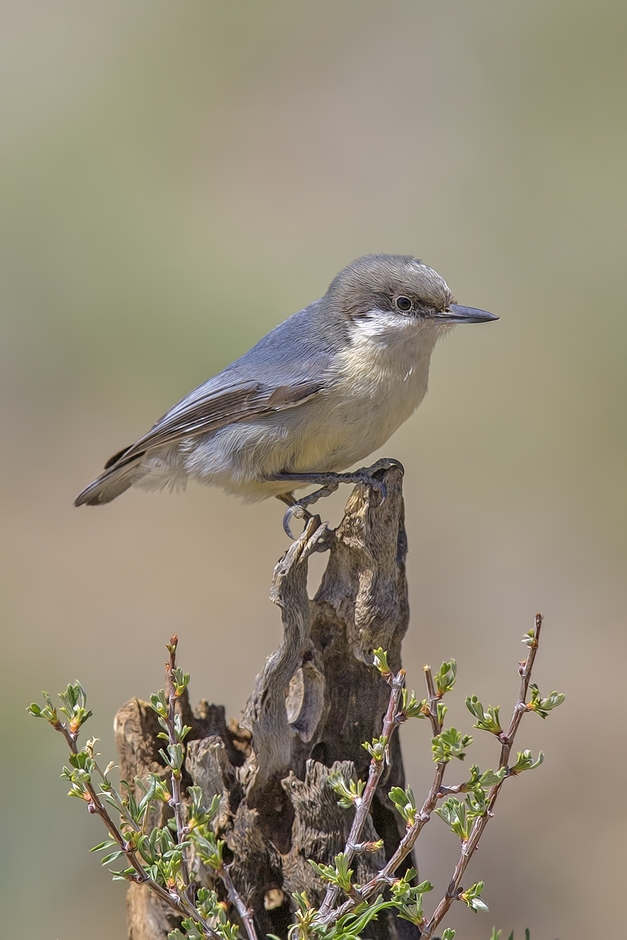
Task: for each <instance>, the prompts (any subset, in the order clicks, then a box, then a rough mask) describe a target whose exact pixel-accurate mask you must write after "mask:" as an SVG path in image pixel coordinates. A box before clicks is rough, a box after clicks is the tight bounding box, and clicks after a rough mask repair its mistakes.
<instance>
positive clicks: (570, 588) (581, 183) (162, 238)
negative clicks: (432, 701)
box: [0, 0, 627, 940]
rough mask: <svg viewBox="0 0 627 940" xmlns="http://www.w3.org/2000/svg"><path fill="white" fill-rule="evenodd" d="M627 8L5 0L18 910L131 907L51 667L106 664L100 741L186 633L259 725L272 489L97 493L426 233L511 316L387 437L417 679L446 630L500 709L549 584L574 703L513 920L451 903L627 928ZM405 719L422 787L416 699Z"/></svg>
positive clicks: (48, 934)
mask: <svg viewBox="0 0 627 940" xmlns="http://www.w3.org/2000/svg"><path fill="white" fill-rule="evenodd" d="M626 29H627V8H626V7H625V5H624V4H623V3H620V2H616V3H612V2H598V3H595V4H592V3H589V2H588V3H583V2H572V0H571V2H565V0H562V2H552V3H546V2H545V0H532V2H527V3H524V4H514V3H502V2H497V0H474V2H473V3H462V2H449V0H440V2H437V3H436V2H426V0H412V2H405V0H397V2H395V3H383V2H378V3H377V2H372V0H343V2H341V3H337V2H331V0H317V2H315V3H314V2H308V3H306V2H302V0H296V2H295V0H266V2H264V3H254V2H251V0H248V2H239V3H218V2H213V0H185V2H179V3H173V2H164V0H133V2H131V3H129V2H122V0H107V2H104V0H91V2H90V3H84V2H80V0H53V2H47V3H46V2H41V0H39V2H35V0H5V2H4V3H3V4H2V6H1V7H0V71H1V76H2V78H1V88H0V95H1V108H2V111H1V113H2V118H1V120H0V137H1V157H0V160H1V179H2V183H1V186H2V190H1V197H0V217H1V229H2V234H1V239H2V242H1V264H2V268H3V270H2V276H1V281H0V291H1V296H2V304H1V310H2V314H1V316H2V320H1V330H2V342H1V347H0V357H1V363H2V365H1V371H0V381H1V383H2V396H1V401H0V414H1V417H2V458H3V459H2V468H3V482H2V501H3V506H2V534H3V547H2V551H3V555H2V565H1V571H2V577H3V582H4V584H3V589H2V626H3V632H4V639H3V644H2V651H3V680H2V683H1V686H2V696H3V712H2V715H3V720H2V735H3V745H2V765H3V770H2V774H3V777H2V780H3V795H2V801H1V803H2V812H3V815H4V821H3V823H2V834H3V835H2V843H3V851H2V853H1V861H0V865H1V866H2V875H1V878H0V885H1V889H2V891H3V892H5V899H4V902H3V915H2V922H3V934H4V935H5V936H7V937H8V936H20V937H28V938H30V937H38V938H41V940H79V938H81V940H83V938H85V937H89V938H90V940H104V938H107V940H110V938H115V937H120V938H121V937H123V936H124V935H125V927H124V888H123V887H122V886H121V885H119V884H111V883H110V882H109V881H108V877H107V875H106V874H105V873H104V872H101V871H100V869H99V863H98V860H97V858H95V857H94V856H89V855H87V854H86V853H87V849H88V847H89V846H90V845H93V844H94V843H95V842H97V841H100V839H101V838H102V837H103V836H102V833H101V831H100V829H99V826H98V824H97V823H96V822H95V821H93V820H91V819H89V818H88V817H87V815H86V814H85V813H84V811H83V810H82V809H81V807H80V805H78V804H77V803H76V802H74V801H70V800H67V799H66V798H65V796H64V793H65V791H66V789H67V788H66V786H65V784H64V783H63V782H62V781H59V779H58V773H59V770H60V766H61V764H62V762H63V760H64V757H65V755H64V749H63V746H62V741H61V739H60V738H59V739H58V740H57V739H56V736H54V735H53V734H52V733H51V732H49V731H48V729H47V728H46V727H45V726H44V725H43V724H41V723H35V722H34V721H32V720H31V719H28V718H27V716H26V713H25V706H26V705H27V704H28V702H29V701H31V700H32V699H33V698H35V697H36V696H38V694H39V690H40V689H42V688H45V689H48V690H49V691H50V692H56V691H57V690H58V689H59V688H62V687H64V686H65V683H66V682H67V681H69V680H72V679H74V678H75V677H79V678H80V679H81V680H82V682H83V683H84V684H85V685H86V686H87V688H88V691H89V693H90V699H91V704H92V707H93V708H94V709H95V711H96V718H95V719H93V720H92V723H91V728H92V733H93V734H99V735H100V736H101V738H102V742H103V743H102V748H101V749H102V751H103V752H104V754H105V755H106V757H107V758H108V757H109V756H112V747H113V745H112V734H111V721H112V716H113V713H114V711H115V709H116V708H117V706H118V705H120V704H121V703H122V702H124V701H125V700H126V699H127V698H129V697H130V696H131V695H133V694H139V695H142V696H146V695H147V694H148V693H149V692H150V691H151V690H153V689H156V688H159V687H160V686H161V685H162V663H163V661H164V648H163V644H164V642H165V641H166V640H167V638H168V637H169V635H170V633H171V632H172V631H173V630H176V631H178V632H179V634H180V637H181V660H182V664H183V665H184V666H185V667H187V668H190V669H191V671H192V698H193V699H194V700H197V699H198V698H200V697H201V696H204V697H208V698H210V699H213V700H214V701H217V702H224V703H225V705H226V706H227V710H228V712H229V714H231V715H238V714H239V712H240V710H241V708H242V707H243V705H244V702H245V700H246V697H247V694H248V692H249V690H250V687H251V683H252V680H253V677H254V675H255V673H256V672H257V671H258V670H259V669H260V667H261V665H262V663H263V661H264V657H265V656H266V655H268V654H269V653H270V652H271V651H272V650H273V649H274V648H275V646H276V644H277V642H278V639H279V617H278V612H277V611H276V610H275V609H273V607H272V606H271V604H270V603H269V601H268V599H267V597H268V586H269V579H270V576H271V572H272V567H273V564H274V562H275V560H276V559H277V557H278V556H279V555H280V553H281V552H282V551H283V550H284V549H285V548H286V544H287V543H286V539H285V536H284V535H283V533H282V530H281V515H282V510H281V508H280V507H279V505H278V504H276V503H275V502H274V501H272V502H269V503H267V504H261V505H256V506H252V507H246V506H242V505H241V504H240V503H238V502H237V501H236V500H234V499H232V498H228V497H226V496H224V495H223V494H222V493H221V492H218V491H212V490H208V489H207V490H202V489H201V488H199V487H194V488H191V489H190V490H189V492H188V493H187V494H185V495H178V496H165V495H164V496H158V495H151V496H147V495H145V494H143V493H141V492H138V493H137V492H132V493H129V494H126V495H125V496H124V497H123V498H121V499H120V500H118V501H117V502H115V503H114V504H113V505H111V506H107V507H104V508H102V509H97V510H91V509H90V510H86V509H83V510H80V511H78V510H75V509H73V508H72V505H71V504H72V499H73V497H74V496H75V494H76V493H77V492H78V490H79V489H81V488H82V487H83V486H84V485H85V484H86V483H88V482H89V481H90V480H91V479H92V478H93V477H94V476H95V474H96V473H97V472H98V470H99V469H100V467H101V466H102V464H103V462H104V460H105V459H106V458H107V457H109V456H110V454H111V453H113V452H115V451H116V450H118V449H119V448H120V447H122V446H123V445H125V444H128V443H130V442H131V441H132V440H134V439H135V438H136V437H137V436H138V435H139V434H140V433H142V432H143V431H145V430H146V429H147V427H148V426H149V425H150V424H151V423H152V422H153V421H154V420H155V419H156V418H157V417H158V416H159V415H160V414H161V413H162V412H163V411H165V410H166V408H168V407H169V406H170V405H171V404H173V403H174V401H176V400H177V399H178V398H179V397H180V396H182V395H183V394H184V393H186V392H187V391H189V390H190V389H191V388H192V387H193V386H195V385H197V384H199V383H200V382H202V381H203V380H204V379H206V378H207V377H208V376H209V375H211V374H213V373H214V372H215V371H217V370H219V369H220V368H221V367H223V366H224V365H226V364H227V363H228V362H229V361H231V359H232V358H234V357H236V356H237V355H239V354H240V353H242V352H244V351H245V350H246V349H247V348H248V347H249V346H250V345H251V344H252V343H253V342H255V341H256V340H257V339H258V338H259V337H260V336H261V335H262V334H263V333H265V332H266V331H267V330H268V329H269V328H270V327H272V326H274V325H275V324H276V323H278V322H279V321H280V320H282V319H284V317H286V316H287V315H288V314H290V313H292V312H293V311H295V310H297V309H298V308H299V307H301V306H303V305H305V304H306V303H308V302H309V301H311V300H313V299H315V298H316V297H318V296H320V294H321V293H323V292H324V290H325V289H326V286H327V284H328V282H329V281H330V279H331V278H332V277H333V275H334V274H335V273H336V272H337V271H338V270H339V269H340V268H341V267H343V266H344V264H346V263H347V262H349V261H350V260H352V259H353V258H355V257H357V256H358V255H360V254H363V253H366V252H369V251H387V252H403V253H413V254H416V255H418V256H419V257H422V258H423V259H424V260H426V261H427V262H428V263H430V264H432V265H433V266H434V267H435V268H436V269H437V270H438V271H440V272H441V273H442V274H443V275H444V276H445V277H446V278H447V280H448V281H449V283H450V285H451V288H452V289H453V291H454V293H455V295H456V297H457V299H458V300H459V301H460V302H461V303H465V304H471V305H475V306H481V307H484V308H487V309H489V310H492V311H494V312H496V313H498V314H499V315H500V317H501V320H500V322H499V323H498V324H495V325H490V326H483V327H480V326H476V327H475V326H473V327H467V328H460V329H458V330H457V332H456V333H455V334H454V335H453V336H452V337H451V338H450V339H448V340H447V342H446V343H443V344H442V346H441V347H440V348H438V349H437V350H436V353H435V356H434V362H433V367H432V380H431V390H430V394H429V396H428V399H427V400H426V402H425V403H424V405H423V406H422V408H421V409H420V411H419V412H418V414H417V415H416V416H414V418H412V420H411V421H410V422H408V423H407V424H406V425H405V426H404V427H403V428H402V429H401V431H399V432H398V434H397V435H396V436H395V438H394V439H393V440H392V441H391V442H390V444H389V445H388V447H387V448H386V452H387V453H388V454H389V455H393V456H395V457H398V458H400V459H401V460H402V461H403V462H404V463H405V466H406V469H407V477H406V498H407V513H408V528H409V538H410V555H409V562H408V564H409V576H410V583H411V601H412V625H411V629H410V633H409V635H408V637H407V640H406V644H405V665H406V666H407V667H408V669H409V672H410V681H413V684H415V685H417V684H418V683H419V682H420V676H421V667H422V664H423V663H424V662H433V663H434V664H439V662H440V661H441V660H442V659H443V658H444V657H450V656H456V657H457V659H458V663H459V675H460V681H459V693H458V696H457V701H458V705H457V706H456V708H455V709H454V715H455V717H456V719H457V720H458V721H461V722H463V723H464V724H463V727H464V728H465V729H469V728H470V725H471V721H470V717H469V716H467V715H466V714H465V710H464V709H463V707H462V704H461V703H462V701H463V697H464V695H465V694H467V693H470V692H476V693H478V694H479V695H480V696H482V697H483V699H484V701H486V702H487V701H489V702H492V703H498V702H500V703H501V704H502V706H503V710H504V712H506V713H509V709H510V703H511V702H512V700H513V696H514V694H515V690H516V687H517V676H516V668H515V667H516V662H517V659H518V658H519V657H522V655H523V647H522V646H521V645H520V637H521V635H522V634H523V632H524V631H526V630H527V629H529V628H530V627H531V625H532V620H533V615H534V614H535V612H536V610H542V611H543V612H544V613H545V615H546V635H545V646H544V649H543V651H542V656H541V660H540V664H539V668H538V675H537V678H538V681H539V682H540V684H541V688H542V689H543V690H545V691H546V692H548V691H550V689H552V688H557V689H558V690H561V691H564V692H566V693H567V704H566V705H565V706H564V707H563V708H562V709H560V710H559V711H558V712H556V713H555V715H554V717H552V719H551V720H550V721H548V722H547V723H543V722H541V721H540V720H539V719H537V718H535V716H531V717H530V718H529V719H528V720H527V721H526V722H525V724H524V725H523V729H522V734H521V737H520V746H521V747H522V746H530V747H533V748H534V750H537V749H538V748H539V747H542V748H543V749H544V750H545V751H546V754H547V757H546V761H545V764H544V766H543V767H542V768H541V769H540V770H539V771H537V772H535V773H534V774H529V775H528V776H525V777H523V778H522V779H520V780H519V781H516V782H514V783H513V784H512V785H511V787H508V788H507V792H506V793H505V794H504V795H503V798H502V802H501V805H500V808H499V813H498V817H499V818H498V819H497V820H495V823H494V824H493V825H492V826H491V827H490V829H489V830H488V833H487V836H486V837H485V839H484V842H483V843H482V846H481V851H480V852H479V854H478V856H477V857H476V859H475V860H474V862H473V866H472V870H471V877H472V879H473V880H479V879H484V880H485V881H486V882H487V887H486V890H485V895H484V896H485V899H486V901H487V902H488V904H489V905H490V913H489V914H487V915H477V916H473V915H472V914H470V913H469V912H468V911H466V910H460V911H456V912H455V917H454V918H453V920H452V921H451V923H452V925H453V926H456V927H457V928H458V929H459V934H458V936H459V937H460V938H461V937H463V938H465V940H487V938H488V937H489V934H490V929H491V926H492V924H495V925H497V926H499V927H502V928H504V929H505V930H507V931H509V930H511V929H512V928H515V929H516V938H517V940H519V938H520V940H522V936H523V929H524V928H525V927H526V926H528V927H529V928H530V929H531V937H532V940H555V938H556V937H559V938H560V940H577V938H583V937H586V938H587V937H607V936H610V935H611V936H620V935H621V933H622V931H621V927H622V926H623V923H624V914H623V913H622V911H621V907H622V900H623V899H622V891H623V883H624V872H623V870H622V869H623V864H624V862H623V859H624V852H623V846H624V840H625V835H626V833H625V826H624V818H623V813H622V810H621V811H620V812H618V815H616V813H617V811H616V810H614V809H611V808H610V806H615V805H619V806H620V805H622V803H621V800H622V797H623V792H624V787H625V778H626V775H627V766H626V761H625V756H624V750H625V748H624V723H625V722H624V716H625V702H624V694H623V685H624V682H625V667H624V665H623V663H624V659H625V653H626V652H627V649H626V641H625V629H624V622H625V609H626V602H627V586H626V580H627V579H626V577H625V561H626V555H627V541H626V538H625V522H624V517H625V508H626V497H625V493H626V489H625V484H624V480H625V469H626V463H627V445H626V440H625V423H624V414H625V393H626V391H627V378H626V372H625V366H624V363H625V344H626V340H627V320H626V317H625V309H624V290H625V288H624V235H625V216H626V205H625V202H626V200H625V196H626V184H625V153H626V144H627V140H626V136H627V135H626V130H625V126H626V125H625V103H626V94H625V89H626V82H627V58H626V56H625V33H626ZM343 495H344V496H346V495H347V493H346V492H345V493H344V494H343ZM324 509H325V512H326V513H327V514H330V518H332V519H333V520H337V518H338V516H339V511H340V503H339V501H338V498H337V497H334V501H329V502H328V503H327V504H325V506H324ZM404 746H405V755H406V762H407V765H408V770H409V778H410V781H411V782H412V783H413V785H414V787H415V789H416V790H417V791H419V792H421V791H422V790H423V789H424V787H425V785H426V782H427V779H428V777H429V774H430V768H429V765H428V761H429V758H428V732H427V729H425V726H424V725H423V724H422V723H418V722H416V723H415V727H411V728H408V729H407V730H406V732H405V745H404ZM477 755H478V756H479V757H480V758H481V759H482V760H483V761H484V764H488V763H490V762H491V763H493V762H494V759H495V756H496V751H495V750H494V749H493V748H491V747H490V742H489V741H487V742H482V744H481V747H480V748H479V749H478V751H477ZM456 852H457V846H456V840H455V838H454V837H453V836H452V835H450V834H449V833H447V832H446V830H445V828H444V825H443V824H442V823H441V822H440V821H439V820H435V819H434V820H433V822H432V825H431V826H430V827H429V828H428V831H427V834H426V838H425V840H424V844H423V846H422V848H421V851H420V853H419V857H420V863H421V870H422V874H423V876H424V877H430V878H431V879H432V880H434V881H435V882H436V885H437V888H438V889H439V890H443V889H444V887H445V885H446V883H447V877H448V874H449V872H450V870H451V868H452V865H453V862H454V858H455V857H456Z"/></svg>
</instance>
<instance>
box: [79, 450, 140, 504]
mask: <svg viewBox="0 0 627 940" xmlns="http://www.w3.org/2000/svg"><path fill="white" fill-rule="evenodd" d="M123 453H124V451H122V452H121V453H120V454H116V455H115V458H112V459H111V460H110V461H109V462H108V464H107V468H108V469H107V468H105V471H104V473H101V474H100V476H99V477H98V479H96V480H94V482H93V483H90V484H89V486H87V487H85V489H84V490H83V491H82V492H81V493H79V494H78V496H77V497H76V499H75V500H74V505H75V506H100V505H101V504H102V503H110V502H111V500H112V499H115V498H116V496H119V495H120V493H123V492H124V491H125V490H127V489H128V488H129V487H130V486H133V484H134V483H138V482H139V480H141V479H142V477H144V476H145V475H146V473H147V472H148V468H147V467H146V466H142V457H143V456H144V455H143V454H137V455H136V456H135V457H134V458H132V459H131V460H128V461H124V460H123V459H122V460H120V459H119V458H120V457H121V456H122V455H123Z"/></svg>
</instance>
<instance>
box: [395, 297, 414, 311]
mask: <svg viewBox="0 0 627 940" xmlns="http://www.w3.org/2000/svg"><path fill="white" fill-rule="evenodd" d="M394 303H395V304H396V309H397V310H402V311H403V313H407V311H408V310H411V300H410V299H409V297H403V296H402V295H401V296H400V297H397V298H396V300H395V301H394Z"/></svg>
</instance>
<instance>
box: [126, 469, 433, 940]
mask: <svg viewBox="0 0 627 940" xmlns="http://www.w3.org/2000/svg"><path fill="white" fill-rule="evenodd" d="M384 480H385V483H386V486H387V491H388V495H387V499H386V500H385V501H384V502H383V503H381V499H380V496H379V494H378V493H376V492H373V491H372V490H370V489H369V488H368V487H366V486H363V485H359V486H357V487H355V489H354V490H353V492H352V494H351V496H350V498H349V500H348V503H347V505H346V510H345V513H344V517H343V519H342V521H341V523H340V525H339V526H338V527H337V528H336V529H335V530H331V529H329V527H328V526H327V525H326V524H325V523H322V522H321V521H320V518H319V517H318V516H314V517H313V518H311V519H310V520H309V521H308V523H307V525H306V527H305V530H304V532H303V534H302V535H301V536H300V538H298V539H297V540H296V541H295V542H294V543H293V544H292V545H291V546H290V548H289V549H288V550H287V552H286V553H285V555H284V556H283V558H281V560H280V561H279V562H278V564H277V566H276V568H275V571H274V577H273V582H272V590H271V598H272V600H273V601H274V603H275V604H277V605H278V606H279V607H280V609H281V616H282V622H283V639H282V642H281V644H280V646H279V648H278V649H277V650H276V652H274V653H273V654H272V655H271V656H270V657H269V658H268V660H267V661H266V664H265V666H264V667H263V669H262V671H261V672H260V674H259V675H258V676H257V679H256V680H255V685H254V689H253V691H252V694H251V696H250V698H249V700H248V703H247V705H246V708H245V710H244V716H243V719H242V722H241V726H240V725H238V724H237V723H236V722H234V721H231V722H230V723H229V724H228V725H227V723H226V720H225V715H224V709H223V708H222V707H221V706H215V705H208V704H207V702H204V701H203V702H201V703H200V705H199V706H198V707H197V708H196V709H194V711H193V712H192V711H191V709H190V708H189V704H188V702H187V699H184V700H183V701H182V708H183V711H184V717H185V721H186V723H187V724H189V725H191V726H192V729H193V730H192V732H191V734H190V736H189V744H188V748H187V759H186V770H187V774H188V775H189V777H188V778H187V780H186V781H184V782H185V783H187V785H189V783H190V782H192V781H193V782H194V784H196V785H198V786H200V787H202V789H203V792H204V795H205V798H206V799H207V800H210V799H211V797H212V796H213V795H214V794H216V793H217V794H220V795H221V796H222V803H221V811H220V814H219V816H218V822H217V826H218V829H219V835H220V837H221V838H223V839H225V840H226V843H227V846H228V850H229V853H230V856H231V857H232V865H231V869H230V873H231V876H232V878H233V881H234V883H235V886H236V888H237V890H238V892H239V893H240V895H241V896H242V898H243V900H244V902H245V903H246V904H247V905H248V906H249V907H250V908H251V909H252V910H253V912H254V917H255V922H256V925H257V928H258V933H259V935H260V936H262V937H263V936H265V934H266V933H274V934H277V935H279V936H281V937H285V936H286V934H287V927H288V925H289V924H290V923H291V922H292V920H293V907H294V904H293V899H292V896H291V895H292V892H294V891H303V890H305V891H307V895H308V897H309V899H310V900H311V901H312V902H314V903H316V904H318V903H319V902H320V901H321V900H322V897H323V895H324V888H323V886H322V884H321V883H320V880H319V879H318V877H317V876H316V875H315V873H314V871H313V869H312V867H311V866H310V865H309V862H308V859H313V860H314V861H317V862H325V863H328V862H330V861H331V860H332V859H333V856H334V855H336V854H337V853H338V852H340V851H341V850H342V849H343V848H344V845H345V841H346V837H347V835H348V831H349V829H350V824H351V818H352V811H348V810H343V809H341V808H340V807H339V806H338V804H337V797H336V796H335V794H334V792H333V791H332V790H331V789H330V787H329V786H328V785H327V777H328V775H329V773H330V772H331V770H335V771H340V772H341V773H342V774H343V775H344V776H345V778H346V779H349V778H350V777H360V778H361V779H364V778H365V777H366V775H367V771H368V763H369V756H368V754H367V753H366V751H365V750H364V748H363V747H362V744H363V742H364V741H370V740H371V739H372V738H374V737H377V736H378V735H379V734H380V733H381V723H382V718H383V715H384V712H385V710H386V707H387V703H388V700H389V687H388V685H387V684H386V682H385V681H384V680H383V679H382V678H381V676H380V675H379V673H378V672H377V670H376V669H374V668H373V667H372V665H371V662H372V650H373V649H375V648H377V647H379V646H381V647H383V648H384V649H386V650H387V652H388V658H389V663H390V666H391V668H392V669H393V670H394V671H397V670H398V669H399V668H400V664H401V641H402V639H403V636H404V634H405V632H406V630H407V626H408V621H409V608H408V602H407V583H406V578H405V555H406V551H407V543H406V536H405V527H404V506H403V497H402V476H401V474H400V472H399V471H398V470H396V469H390V470H388V471H386V472H385V474H384ZM319 551H325V552H326V551H328V553H329V561H328V564H327V568H326V571H325V573H324V575H323V578H322V581H321V584H320V586H319V588H318V591H317V593H316V595H315V597H314V599H313V600H310V599H309V596H308V592H307V569H308V559H309V557H310V556H311V555H312V554H313V553H314V552H319ZM158 730H159V729H158V725H157V722H156V717H155V716H154V713H152V711H151V709H150V708H149V707H148V706H146V704H145V703H143V702H140V701H139V700H137V699H134V700H132V701H131V702H129V703H128V704H127V705H125V706H124V707H123V708H122V709H121V710H120V712H118V715H117V717H116V737H117V744H118V750H119V755H120V766H121V773H122V777H123V778H124V779H126V780H130V781H132V780H133V779H134V778H135V776H140V777H142V776H144V775H145V774H146V773H148V772H149V771H158V772H164V768H163V765H162V763H161V761H160V758H159V756H158V751H159V747H160V746H161V743H160V742H158V741H157V738H156V735H157V732H158ZM390 751H391V753H390V758H391V759H390V764H389V766H388V767H387V768H386V770H385V772H384V774H383V776H382V779H381V781H380V784H379V788H378V790H377V794H376V796H375V800H374V802H373V806H372V814H371V819H370V820H369V821H368V824H367V827H366V831H365V832H364V839H372V840H375V839H377V838H381V839H383V840H384V848H383V849H382V850H381V851H380V852H379V853H377V854H374V855H361V856H359V857H358V859H357V860H356V862H355V866H354V867H355V869H356V880H357V881H358V882H361V883H363V882H364V881H366V880H367V879H368V878H369V877H371V876H372V875H373V874H374V873H375V872H376V871H377V870H379V869H380V868H381V867H382V866H383V865H384V864H385V861H386V859H388V858H390V857H391V855H392V854H393V852H394V850H395V848H396V847H397V845H398V843H399V841H400V839H401V837H402V835H403V833H404V831H405V827H404V823H402V821H401V820H400V818H399V817H398V814H396V813H395V812H394V811H393V809H392V805H391V803H390V801H389V799H388V797H387V793H388V791H389V789H390V788H391V787H392V786H404V783H405V781H404V771H403V762H402V758H401V752H400V744H399V740H398V736H394V738H393V739H392V745H391V749H390ZM155 822H159V821H158V820H155ZM205 880H206V883H211V884H212V882H211V879H210V877H209V876H208V875H206V876H205ZM214 887H216V890H219V886H215V885H214ZM128 916H129V937H130V938H132V940H165V937H166V936H167V931H168V930H169V929H172V927H173V926H175V923H174V921H173V920H172V918H171V916H170V915H166V913H165V911H164V909H163V907H162V905H161V902H160V901H158V900H157V899H156V898H154V897H152V896H151V895H150V893H149V892H148V890H147V889H145V888H144V887H142V886H138V885H131V887H130V889H129V895H128ZM233 916H234V919H235V920H236V919H237V918H236V917H235V915H233ZM368 935H369V936H370V937H373V938H383V937H386V938H388V937H389V938H392V940H394V938H413V937H417V935H418V931H417V929H416V928H415V927H413V926H412V925H411V924H409V923H408V922H406V921H402V920H398V919H397V918H396V917H395V916H394V915H393V914H391V913H389V912H386V914H385V915H381V917H380V918H379V921H377V922H374V923H373V924H372V925H371V927H370V928H369V930H368Z"/></svg>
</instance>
